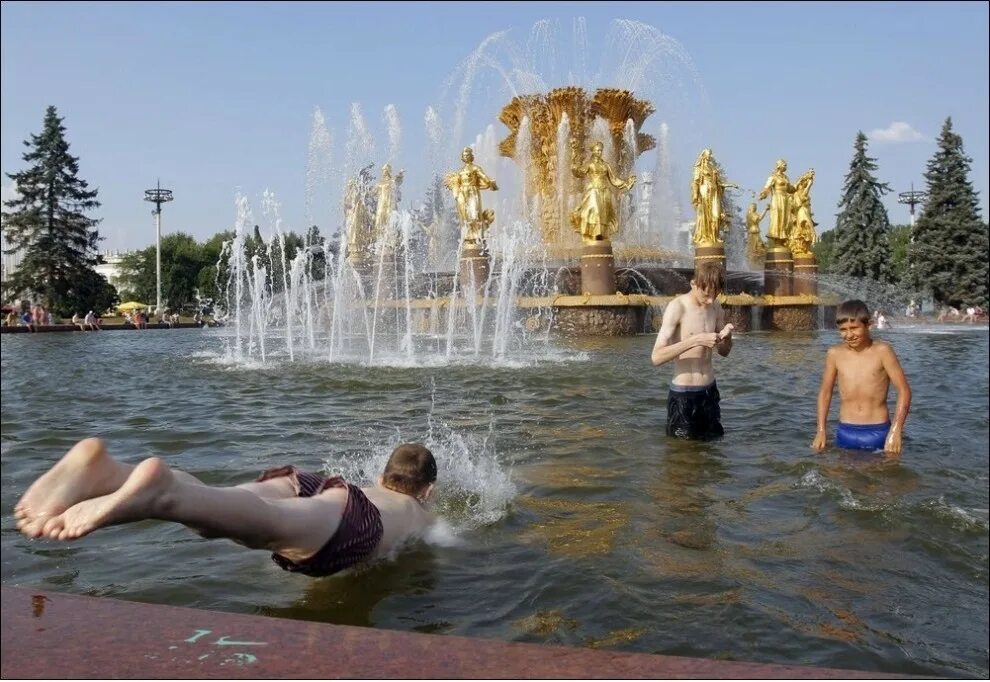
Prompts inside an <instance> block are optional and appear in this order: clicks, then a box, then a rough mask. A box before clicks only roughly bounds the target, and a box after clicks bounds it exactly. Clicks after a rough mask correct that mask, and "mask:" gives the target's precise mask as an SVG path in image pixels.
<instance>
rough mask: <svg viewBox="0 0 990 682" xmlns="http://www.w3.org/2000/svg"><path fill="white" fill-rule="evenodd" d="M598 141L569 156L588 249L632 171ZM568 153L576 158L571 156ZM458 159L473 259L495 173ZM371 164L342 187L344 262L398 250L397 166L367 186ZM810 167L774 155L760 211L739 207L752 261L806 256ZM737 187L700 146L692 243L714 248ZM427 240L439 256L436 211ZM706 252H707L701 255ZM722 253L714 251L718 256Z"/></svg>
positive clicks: (481, 244)
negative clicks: (774, 254) (793, 169)
mask: <svg viewBox="0 0 990 682" xmlns="http://www.w3.org/2000/svg"><path fill="white" fill-rule="evenodd" d="M604 150H605V146H604V144H603V143H602V142H601V141H600V140H595V141H594V142H592V144H591V149H590V157H589V158H588V159H587V161H585V162H584V163H578V162H577V161H575V163H574V165H573V166H572V167H571V174H572V175H573V177H574V178H577V179H579V180H580V179H583V180H584V187H583V190H582V193H581V199H580V202H579V203H578V205H577V207H576V208H575V209H574V210H573V211H571V212H570V216H569V218H570V221H569V222H570V224H571V227H572V228H573V229H574V230H575V231H576V232H577V233H578V234H579V235H580V236H581V238H582V240H583V241H584V243H585V245H586V246H587V247H589V248H590V247H591V246H594V245H603V248H605V247H604V245H606V244H607V243H608V242H609V240H610V239H611V238H612V237H613V236H614V235H615V234H616V233H617V232H618V231H619V228H620V210H619V205H620V195H621V193H623V192H627V191H629V190H631V189H632V187H633V186H634V185H635V183H636V176H635V175H630V176H629V177H628V178H625V179H622V178H621V177H618V176H617V174H616V173H615V171H614V170H613V168H612V166H611V165H610V164H609V162H608V161H606V160H605V158H604ZM575 158H576V159H577V158H580V157H578V156H577V155H575ZM461 161H463V163H464V165H463V166H462V167H461V168H460V169H459V170H456V171H453V172H451V173H448V174H447V175H446V176H445V177H444V179H443V184H444V185H445V186H446V187H447V188H448V189H449V190H450V191H451V193H452V194H453V198H454V202H455V205H456V208H457V217H458V222H459V225H460V241H461V244H462V248H463V249H466V250H468V251H470V252H471V256H472V257H474V256H476V255H479V254H481V253H484V252H485V251H486V248H485V239H486V236H487V231H488V229H489V228H490V227H491V225H492V223H493V221H494V219H495V212H494V210H492V209H490V208H487V209H486V208H484V207H483V206H482V194H481V193H482V191H484V190H492V191H497V190H498V185H497V184H496V182H495V180H494V178H491V177H489V176H488V175H487V174H486V173H485V171H484V170H482V168H481V167H480V166H479V165H477V164H476V163H475V162H474V152H473V150H472V149H471V148H470V147H465V148H464V150H463V151H462V153H461ZM369 169H370V166H369V167H368V168H366V169H364V170H362V171H361V173H360V178H361V180H360V181H359V180H358V179H357V178H352V179H350V180H349V181H348V183H347V187H346V190H345V193H344V234H345V238H346V243H347V252H348V260H349V261H350V262H351V263H358V262H363V261H366V260H367V259H368V257H369V256H371V255H373V254H371V247H372V246H373V245H377V248H379V249H381V250H382V251H383V252H385V253H391V254H395V253H397V252H398V250H399V249H400V248H401V245H402V234H401V232H400V230H399V223H398V221H397V220H396V219H395V216H396V211H397V208H398V199H399V186H400V185H401V184H402V178H403V172H402V171H399V172H398V173H397V174H395V175H394V176H393V174H392V168H391V166H390V165H389V164H385V165H384V166H383V167H382V171H381V177H380V178H379V180H378V182H377V183H375V184H374V185H373V186H372V184H371V180H370V173H369ZM814 180H815V171H814V170H813V169H812V170H809V171H807V172H806V173H804V174H803V175H801V176H800V177H799V178H798V180H797V182H796V183H794V184H792V183H791V181H790V179H789V178H788V177H787V162H786V161H784V160H783V159H779V160H778V161H777V163H776V166H775V168H774V170H773V172H772V173H771V174H770V177H769V178H767V181H766V184H765V185H764V187H763V189H762V190H761V191H760V193H759V195H758V199H759V200H763V199H769V202H768V203H767V205H766V206H765V208H763V210H762V211H761V210H760V209H759V208H758V206H757V203H756V202H753V203H751V204H750V205H749V209H748V210H747V212H746V241H747V251H748V255H749V258H750V262H751V263H755V262H757V261H759V260H761V259H762V258H763V256H764V254H765V253H766V251H767V250H768V249H770V250H774V249H776V250H778V251H779V250H781V249H788V250H790V251H791V253H792V254H793V255H794V256H810V255H811V246H812V244H814V243H815V242H816V241H817V239H818V237H817V234H816V232H815V221H814V219H813V218H812V213H811V186H812V184H813V183H814ZM729 188H736V189H738V185H736V184H735V183H732V182H728V181H726V179H725V178H724V177H723V174H722V169H721V167H720V166H719V164H718V162H717V161H716V160H715V157H714V155H713V154H712V150H711V149H708V148H706V149H703V150H702V151H701V153H700V154H699V156H698V159H697V161H695V164H694V170H693V174H692V178H691V203H692V204H693V206H694V208H695V225H694V234H693V239H692V241H693V242H694V244H695V246H696V247H706V248H710V247H716V250H720V247H721V245H722V244H723V232H724V231H725V230H726V229H727V227H728V216H727V215H726V214H725V211H724V195H725V190H726V189H729ZM768 214H769V216H770V222H769V228H768V231H767V243H766V244H764V242H763V239H762V238H761V234H760V223H761V221H762V220H763V218H765V217H766V216H767V215H768ZM422 228H423V230H424V231H425V233H426V236H427V238H428V241H429V244H428V249H429V252H430V254H431V259H432V260H433V261H434V262H439V260H440V256H441V254H440V253H439V247H440V244H441V239H440V236H441V235H440V228H441V224H440V221H439V220H438V219H437V218H436V217H435V219H434V222H433V223H431V224H430V225H423V226H422ZM705 257H709V256H705ZM719 257H721V256H719Z"/></svg>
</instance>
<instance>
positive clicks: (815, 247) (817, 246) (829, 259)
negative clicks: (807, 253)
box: [811, 230, 835, 274]
mask: <svg viewBox="0 0 990 682" xmlns="http://www.w3.org/2000/svg"><path fill="white" fill-rule="evenodd" d="M811 251H812V252H813V253H814V254H815V260H816V261H817V262H818V271H819V272H821V273H822V274H825V273H830V272H835V230H829V231H828V232H822V234H821V236H820V237H818V241H816V242H815V243H814V244H812V246H811Z"/></svg>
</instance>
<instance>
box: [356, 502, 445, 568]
mask: <svg viewBox="0 0 990 682" xmlns="http://www.w3.org/2000/svg"><path fill="white" fill-rule="evenodd" d="M362 490H363V491H364V494H365V495H366V496H367V498H368V499H369V500H370V501H371V503H372V504H373V505H375V506H376V507H378V511H379V512H380V513H381V515H382V528H383V533H382V540H381V542H380V543H379V544H378V549H377V550H375V554H376V555H377V556H379V557H381V556H385V555H387V554H388V553H389V552H391V551H392V550H393V549H394V548H396V547H398V546H399V545H401V544H402V542H403V541H404V540H406V539H408V538H411V537H416V536H419V535H422V534H423V533H424V532H425V531H426V529H427V528H429V527H430V525H431V524H432V523H433V515H432V514H430V513H429V512H428V511H426V510H425V509H424V508H423V505H421V504H420V503H419V501H418V500H416V498H414V497H412V496H411V495H405V494H403V493H399V492H395V491H394V490H389V489H388V488H383V487H381V486H374V487H371V488H362Z"/></svg>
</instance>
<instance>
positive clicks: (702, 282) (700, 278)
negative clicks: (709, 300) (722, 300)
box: [691, 260, 725, 296]
mask: <svg viewBox="0 0 990 682" xmlns="http://www.w3.org/2000/svg"><path fill="white" fill-rule="evenodd" d="M691 281H692V282H694V285H695V286H696V287H698V288H699V289H704V290H705V291H707V292H709V293H710V294H712V295H713V296H718V295H719V294H721V293H722V292H723V291H725V269H724V268H723V267H722V264H721V263H719V262H717V261H714V260H705V261H701V262H700V263H698V264H697V265H695V266H694V276H693V277H692V278H691Z"/></svg>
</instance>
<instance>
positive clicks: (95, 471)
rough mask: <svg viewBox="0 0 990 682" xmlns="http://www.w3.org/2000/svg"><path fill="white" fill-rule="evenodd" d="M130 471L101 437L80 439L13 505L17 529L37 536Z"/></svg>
mask: <svg viewBox="0 0 990 682" xmlns="http://www.w3.org/2000/svg"><path fill="white" fill-rule="evenodd" d="M133 471H134V465H133V464H126V463H124V462H120V461H118V460H116V459H114V458H113V457H111V456H110V455H109V453H107V449H106V444H105V443H104V442H103V441H102V440H101V439H99V438H86V439H84V440H81V441H79V442H78V443H76V444H75V445H74V446H72V448H71V449H70V450H69V451H68V452H67V453H66V454H65V455H64V456H63V457H62V459H60V460H59V461H58V463H56V464H55V466H53V467H52V468H51V469H49V470H48V471H47V472H45V473H44V474H43V475H42V476H41V477H40V478H38V479H37V480H36V481H35V482H34V483H32V484H31V486H30V487H29V488H28V489H27V492H25V493H24V495H23V496H22V497H21V499H20V500H19V501H18V502H17V504H16V505H15V506H14V516H15V517H16V519H17V528H18V529H19V530H20V531H21V532H22V533H24V534H25V535H27V536H29V537H40V536H41V535H42V529H43V527H44V525H45V523H46V522H47V521H48V520H49V519H51V518H53V517H55V516H58V515H59V514H61V513H62V512H64V511H65V510H66V509H68V508H69V507H71V506H73V505H74V504H77V503H78V502H82V501H83V500H88V499H90V498H93V497H100V496H102V495H107V494H109V493H112V492H113V491H115V490H117V489H118V488H119V487H120V486H122V485H123V484H124V481H126V480H127V477H128V476H130V475H131V472H133ZM174 474H175V476H176V477H177V478H179V479H180V480H182V481H185V482H186V483H189V484H198V485H202V482H201V481H200V480H199V479H198V478H196V477H195V476H193V475H192V474H187V473H185V472H182V471H175V472H174Z"/></svg>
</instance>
